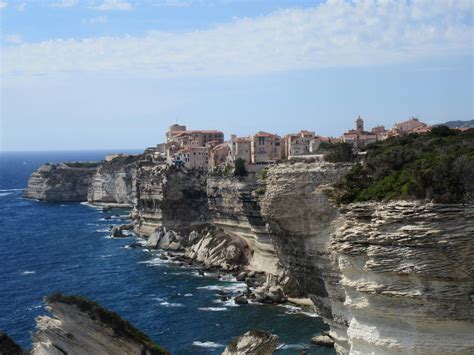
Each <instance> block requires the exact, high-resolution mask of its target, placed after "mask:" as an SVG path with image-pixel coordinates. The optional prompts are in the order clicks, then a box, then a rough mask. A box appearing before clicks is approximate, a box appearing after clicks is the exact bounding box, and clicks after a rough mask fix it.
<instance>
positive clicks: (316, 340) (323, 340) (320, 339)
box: [311, 334, 334, 347]
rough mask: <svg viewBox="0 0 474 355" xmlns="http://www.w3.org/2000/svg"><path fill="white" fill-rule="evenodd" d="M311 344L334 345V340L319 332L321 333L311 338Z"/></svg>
mask: <svg viewBox="0 0 474 355" xmlns="http://www.w3.org/2000/svg"><path fill="white" fill-rule="evenodd" d="M311 344H314V345H319V346H327V347H333V346H334V340H333V339H332V338H331V337H330V336H329V335H326V334H321V335H316V336H314V337H312V338H311Z"/></svg>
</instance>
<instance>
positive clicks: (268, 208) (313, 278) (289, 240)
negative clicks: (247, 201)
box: [260, 162, 352, 352]
mask: <svg viewBox="0 0 474 355" xmlns="http://www.w3.org/2000/svg"><path fill="white" fill-rule="evenodd" d="M351 166H352V165H351V164H347V163H339V164H333V163H325V162H316V163H295V164H289V163H284V164H278V165H274V166H272V167H271V168H269V169H268V172H267V174H266V179H265V194H264V195H263V196H262V198H261V201H260V203H261V209H262V215H263V217H264V218H265V220H266V221H267V222H268V230H269V234H270V235H271V236H272V238H273V242H274V244H275V247H276V249H277V251H278V255H279V258H280V260H281V262H282V264H283V265H285V267H286V268H287V269H288V270H289V271H290V272H291V274H292V275H293V276H294V277H295V278H296V280H297V282H298V284H299V287H300V288H302V289H303V290H304V292H305V293H306V295H307V296H308V297H310V298H311V300H312V301H313V303H314V306H315V309H316V312H317V313H318V314H319V315H320V316H321V317H322V318H323V320H324V321H325V322H326V323H327V324H329V326H330V328H331V336H332V338H333V339H334V340H335V341H336V348H337V349H338V350H339V351H340V352H345V351H347V349H349V344H348V339H347V327H348V321H349V320H350V318H351V316H350V314H348V312H347V310H346V308H345V307H344V305H343V303H344V300H345V294H344V290H343V288H342V286H341V285H340V279H341V276H340V271H339V265H338V263H337V257H336V255H334V254H333V253H332V251H331V250H330V237H331V235H332V233H334V231H335V230H336V229H337V228H338V227H339V226H340V225H341V224H342V223H343V222H342V221H343V220H342V219H341V218H340V212H339V210H338V208H337V207H336V206H335V205H334V204H333V203H332V202H331V201H330V198H329V195H328V193H329V192H330V191H331V186H332V184H334V183H337V182H338V181H339V180H340V179H342V177H343V176H344V175H345V174H346V173H347V172H348V171H349V169H350V168H351Z"/></svg>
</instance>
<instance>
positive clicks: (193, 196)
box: [131, 163, 210, 237]
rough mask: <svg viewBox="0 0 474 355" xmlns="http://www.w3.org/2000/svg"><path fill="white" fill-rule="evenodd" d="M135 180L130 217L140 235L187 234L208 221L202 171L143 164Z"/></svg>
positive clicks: (204, 181)
mask: <svg viewBox="0 0 474 355" xmlns="http://www.w3.org/2000/svg"><path fill="white" fill-rule="evenodd" d="M136 181H137V185H136V186H137V192H136V193H137V205H136V208H135V209H134V211H133V213H132V216H131V217H132V220H133V223H134V226H135V231H136V232H137V233H139V234H140V235H143V236H146V237H148V236H150V235H151V234H152V233H154V232H155V231H157V230H163V229H166V230H174V231H190V230H194V229H199V228H201V227H202V226H205V225H206V224H207V223H208V222H209V218H210V215H209V208H208V204H207V194H206V183H207V173H206V172H205V171H200V170H196V169H186V168H176V167H174V166H167V165H165V164H158V165H157V164H155V163H150V164H146V163H144V164H142V165H141V166H140V168H139V169H138V171H137V180H136Z"/></svg>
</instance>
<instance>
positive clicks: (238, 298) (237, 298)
mask: <svg viewBox="0 0 474 355" xmlns="http://www.w3.org/2000/svg"><path fill="white" fill-rule="evenodd" d="M234 302H235V304H248V303H249V301H248V300H247V297H245V296H244V295H237V296H235V297H234Z"/></svg>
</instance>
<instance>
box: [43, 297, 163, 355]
mask: <svg viewBox="0 0 474 355" xmlns="http://www.w3.org/2000/svg"><path fill="white" fill-rule="evenodd" d="M45 300H46V303H47V304H48V305H51V304H53V303H62V304H67V305H74V306H76V307H77V308H78V309H79V310H80V311H81V312H84V313H86V314H87V315H88V316H89V317H90V318H91V319H92V320H97V321H100V322H102V323H103V324H104V325H106V326H108V327H110V328H112V330H113V331H114V333H115V335H117V336H121V337H124V338H128V339H131V340H134V341H137V342H139V343H141V344H143V345H145V346H146V348H147V349H148V351H149V352H150V353H151V354H156V355H164V354H168V352H167V351H166V350H164V349H162V348H161V347H159V346H158V345H157V344H155V343H154V342H153V341H152V340H151V339H150V338H149V337H148V336H147V335H146V334H144V333H143V332H141V331H140V330H138V329H136V328H135V327H134V326H133V325H132V324H130V323H129V322H128V321H126V320H124V319H123V318H122V317H121V316H120V315H118V314H117V313H115V312H112V311H109V310H107V309H105V308H104V307H102V306H101V305H99V304H98V303H96V302H94V301H91V300H89V299H88V298H86V297H82V296H74V295H71V296H68V295H64V294H62V293H54V294H52V295H50V296H47V297H46V298H45Z"/></svg>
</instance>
